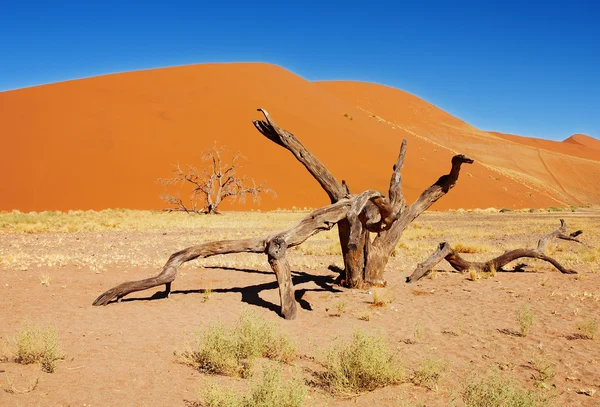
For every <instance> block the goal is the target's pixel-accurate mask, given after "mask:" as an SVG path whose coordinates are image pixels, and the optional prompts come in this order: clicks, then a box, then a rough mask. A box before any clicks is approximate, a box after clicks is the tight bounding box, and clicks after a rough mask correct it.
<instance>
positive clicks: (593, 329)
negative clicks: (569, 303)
mask: <svg viewBox="0 0 600 407" xmlns="http://www.w3.org/2000/svg"><path fill="white" fill-rule="evenodd" d="M577 330H578V331H579V336H581V337H582V338H583V339H594V338H595V337H596V333H597V332H598V321H597V320H596V318H593V317H589V318H586V319H585V320H583V321H580V322H579V323H578V324H577Z"/></svg>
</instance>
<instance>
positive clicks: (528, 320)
mask: <svg viewBox="0 0 600 407" xmlns="http://www.w3.org/2000/svg"><path fill="white" fill-rule="evenodd" d="M517 323H518V324H519V333H520V334H521V336H523V337H525V336H527V335H528V334H529V331H530V330H531V328H532V327H533V326H534V325H535V315H534V314H533V312H532V311H531V309H530V308H529V305H524V306H522V307H521V308H520V309H519V310H518V311H517Z"/></svg>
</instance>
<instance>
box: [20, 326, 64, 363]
mask: <svg viewBox="0 0 600 407" xmlns="http://www.w3.org/2000/svg"><path fill="white" fill-rule="evenodd" d="M15 345H16V347H17V350H16V354H15V361H16V362H17V363H21V364H23V365H28V364H31V363H39V364H40V365H41V366H42V370H44V371H45V372H48V373H53V372H54V370H55V368H56V361H57V360H60V359H64V355H63V354H62V352H61V351H60V349H59V346H58V333H57V331H56V329H55V328H53V327H50V326H46V327H44V326H41V325H38V324H25V325H23V326H22V327H21V329H20V330H19V331H18V332H17V335H16V337H15Z"/></svg>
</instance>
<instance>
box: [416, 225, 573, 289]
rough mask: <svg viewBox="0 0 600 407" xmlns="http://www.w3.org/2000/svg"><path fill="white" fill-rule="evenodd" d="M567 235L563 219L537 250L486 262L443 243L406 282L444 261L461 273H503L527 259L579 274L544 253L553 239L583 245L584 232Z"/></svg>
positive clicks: (425, 273) (503, 255) (507, 255)
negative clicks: (521, 259) (507, 266)
mask: <svg viewBox="0 0 600 407" xmlns="http://www.w3.org/2000/svg"><path fill="white" fill-rule="evenodd" d="M566 233H567V224H566V223H565V221H564V220H563V219H561V220H560V227H559V228H558V229H556V230H555V231H553V232H551V233H548V234H547V235H545V236H543V237H542V238H541V239H540V240H539V241H538V246H537V248H536V249H515V250H510V251H507V252H504V253H503V254H501V255H500V256H498V257H495V258H493V259H491V260H488V261H486V262H471V261H467V260H465V259H463V258H462V257H460V256H459V254H458V253H456V252H455V251H454V249H452V247H450V245H449V244H448V243H447V242H442V243H440V244H439V246H438V248H437V249H436V251H435V252H433V254H432V255H431V256H430V257H429V258H428V259H427V260H425V261H424V262H423V263H421V264H419V265H418V266H417V268H416V269H415V271H414V272H413V273H412V274H411V275H410V276H409V277H407V278H406V282H407V283H410V282H412V281H417V280H419V279H421V278H422V277H424V276H425V275H427V273H429V272H430V271H431V269H432V268H433V267H435V266H436V265H437V264H438V263H439V262H440V261H442V260H446V261H447V262H448V263H449V264H450V265H451V266H452V268H454V269H455V270H456V271H459V272H465V271H467V270H475V271H476V272H485V273H489V272H491V271H502V267H504V266H505V265H507V264H508V263H510V262H511V261H514V260H517V259H520V258H524V257H525V258H532V259H540V260H544V261H547V262H548V263H550V264H552V265H553V266H554V267H556V268H557V269H558V270H559V271H560V272H561V273H564V274H577V272H576V271H575V270H571V269H567V268H566V267H564V266H562V265H561V264H560V263H559V262H558V261H556V260H555V259H553V258H552V257H550V256H547V255H546V254H544V252H545V251H546V246H547V245H548V243H549V242H550V241H551V240H552V239H563V240H570V241H573V242H577V243H581V242H580V241H579V240H577V239H576V237H577V236H579V235H580V234H582V233H583V231H581V230H578V231H576V232H573V233H571V234H569V235H567V234H566Z"/></svg>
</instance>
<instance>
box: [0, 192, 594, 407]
mask: <svg viewBox="0 0 600 407" xmlns="http://www.w3.org/2000/svg"><path fill="white" fill-rule="evenodd" d="M453 194H454V193H453ZM453 194H451V195H453ZM303 215H304V213H294V212H265V213H260V212H239V213H236V212H228V213H226V214H224V215H222V216H188V215H185V214H167V213H160V212H144V211H130V210H106V211H101V212H93V211H87V212H83V211H71V212H69V213H48V212H46V213H39V214H23V213H19V212H12V213H3V214H0V310H1V313H0V342H1V343H2V346H0V350H1V351H2V359H1V360H2V361H1V362H0V405H1V406H15V407H16V406H190V405H200V404H194V403H201V402H202V400H203V397H204V392H205V390H206V389H207V388H208V387H210V386H211V385H214V384H217V385H220V386H222V388H225V389H227V391H232V392H244V391H246V390H247V388H248V387H250V386H251V385H253V384H254V383H255V382H256V381H257V380H258V379H259V378H260V372H255V374H254V375H253V376H252V377H250V378H232V377H227V376H218V375H209V374H205V373H201V372H199V371H197V370H195V369H194V368H192V367H190V366H187V365H184V364H181V363H179V362H178V358H177V357H176V356H175V355H174V352H175V351H177V350H180V349H182V347H183V346H184V343H185V338H186V335H189V334H190V333H192V332H195V331H203V330H204V331H205V330H207V329H208V328H209V327H210V326H211V324H214V323H216V322H220V323H222V324H223V325H224V326H226V327H228V326H232V325H233V324H234V323H235V322H236V321H237V320H238V319H239V318H240V315H242V314H243V313H244V312H251V313H253V314H255V315H256V316H257V317H258V318H262V319H264V320H265V321H267V322H268V324H271V325H273V326H275V327H279V328H280V329H281V331H282V332H284V333H285V334H287V335H288V336H289V337H290V338H291V339H292V340H293V341H295V342H296V343H297V349H296V357H295V359H294V360H293V361H292V362H290V364H286V365H284V372H286V374H288V373H289V374H292V373H293V372H300V373H299V374H300V375H301V376H302V377H303V380H305V381H306V382H307V383H308V384H307V388H308V393H307V398H306V400H305V405H307V406H350V405H352V406H355V405H364V406H371V405H379V406H422V405H426V406H447V405H453V406H461V405H464V402H463V398H462V394H463V391H464V388H465V386H466V385H467V384H468V383H469V381H470V380H473V377H480V378H481V377H485V376H486V375H488V374H498V375H501V376H502V377H506V378H512V379H514V380H515V383H516V386H521V387H523V388H525V389H528V390H532V391H535V392H539V393H541V394H542V395H544V396H545V397H546V396H547V397H549V398H550V402H549V403H551V404H548V405H555V406H567V405H568V406H589V407H591V406H598V405H599V404H600V391H599V390H600V353H599V352H598V349H600V348H599V345H598V335H596V337H595V338H594V339H584V338H583V336H582V335H581V333H582V332H581V327H582V326H583V325H582V324H584V323H586V322H589V321H592V320H594V319H595V320H596V321H598V319H599V312H598V311H599V305H600V302H599V300H600V250H599V249H598V248H599V247H600V211H598V210H595V209H593V208H580V209H577V210H575V211H574V212H571V211H568V212H566V211H565V212H547V211H537V212H533V213H530V212H526V211H520V212H505V213H498V211H492V210H489V211H446V212H437V211H430V212H426V213H425V214H423V215H422V216H421V217H420V218H419V219H417V221H415V222H414V223H413V224H412V225H411V226H410V227H409V228H408V229H407V230H406V231H405V233H404V235H403V237H402V238H401V240H400V243H399V245H398V247H397V249H396V252H395V256H394V257H393V258H392V259H391V261H390V263H389V264H388V266H387V272H386V278H387V282H388V284H387V287H386V288H384V289H380V290H381V291H378V294H379V295H382V296H384V297H385V298H386V299H387V300H388V302H387V304H386V305H385V306H381V307H375V306H374V305H373V292H372V290H371V291H369V290H349V289H343V288H340V287H339V286H337V285H336V284H335V282H334V280H335V278H336V277H337V273H336V272H335V271H332V270H335V267H331V268H330V266H338V267H339V266H341V256H340V254H339V247H338V246H337V244H336V243H337V240H336V232H335V230H332V231H329V232H325V233H321V234H319V235H316V236H314V237H313V238H311V239H309V241H307V242H306V243H305V244H303V245H302V246H299V247H298V248H297V249H295V250H293V254H292V256H291V258H290V262H291V264H292V270H293V279H294V283H295V287H296V298H297V300H298V301H299V304H300V306H301V307H300V309H299V312H298V317H297V319H295V320H293V321H286V320H284V319H282V318H281V317H280V316H279V314H278V310H279V297H278V292H277V285H276V282H275V278H274V275H273V274H272V272H271V271H270V268H269V266H268V264H267V262H266V259H265V258H264V256H259V255H249V254H239V255H238V254H236V255H229V256H218V257H214V258H208V259H203V260H198V261H193V262H191V263H190V264H188V265H186V266H184V267H182V268H181V270H180V272H179V274H178V277H177V280H176V281H175V282H174V283H173V292H172V295H171V296H170V298H162V296H161V295H160V292H157V291H160V290H148V291H146V292H139V293H135V294H131V295H130V296H127V297H126V298H125V299H124V300H123V301H122V302H121V303H111V304H109V305H107V306H105V307H93V306H92V305H91V304H92V301H93V300H94V299H95V298H96V297H97V296H98V295H99V294H100V293H102V292H103V291H105V290H106V289H108V288H110V287H112V286H114V285H116V284H119V283H121V282H123V281H126V280H135V279H141V278H145V277H148V276H151V275H153V274H156V273H157V272H158V270H159V269H160V267H161V265H162V264H163V263H164V262H165V261H166V259H167V258H168V256H169V255H170V253H172V252H174V251H177V250H179V249H182V248H184V247H187V246H190V245H192V244H196V243H199V242H204V241H210V240H217V239H224V238H229V239H234V238H239V237H244V236H256V235H259V234H263V233H265V232H268V231H272V230H278V229H283V228H285V227H286V226H287V225H288V224H290V223H291V222H293V221H294V220H297V219H299V218H300V217H301V216H303ZM559 218H564V219H565V220H566V221H567V224H568V226H569V230H576V229H582V230H583V231H584V233H583V235H582V236H581V237H582V241H583V242H584V244H577V243H573V242H562V241H559V242H554V243H553V244H552V247H551V248H550V249H549V254H550V255H552V256H553V257H555V258H556V259H558V260H559V261H560V262H562V263H563V264H565V265H566V266H568V267H570V268H573V269H575V270H577V271H578V272H579V274H577V275H563V274H561V273H559V272H558V271H556V270H555V269H552V268H551V266H550V265H548V264H546V263H543V262H540V261H536V260H528V261H526V262H525V263H527V265H528V266H527V267H525V272H510V270H512V267H510V266H509V267H507V270H506V271H507V272H498V273H497V274H496V275H495V276H488V277H489V278H481V279H477V280H476V281H472V280H470V279H469V276H468V275H465V274H456V273H451V272H449V271H450V269H449V267H448V265H447V264H440V265H439V266H438V267H436V271H435V272H434V273H433V274H432V276H431V277H430V278H424V279H422V280H420V281H418V282H416V283H412V284H406V283H405V282H404V280H405V278H406V276H407V275H409V274H410V273H411V272H412V270H413V269H414V268H415V266H416V264H418V263H419V262H421V261H423V260H424V259H425V258H427V256H428V255H429V254H430V253H431V252H432V251H433V249H434V248H435V247H436V245H437V244H438V243H439V242H440V241H443V240H446V241H448V242H450V243H451V244H452V245H458V244H461V245H462V246H463V247H464V248H466V249H465V251H472V252H475V253H472V254H464V256H466V257H469V258H471V259H486V258H490V257H492V256H495V255H498V254H501V253H502V252H503V250H505V249H512V248H517V247H534V246H535V244H536V242H537V239H538V238H539V237H541V236H542V235H544V234H546V233H548V232H550V231H552V230H553V229H555V228H556V227H557V226H558V224H559ZM513 266H514V265H513ZM525 306H527V307H529V309H530V311H531V313H532V314H533V315H534V317H535V324H534V325H533V326H532V327H531V330H530V332H529V334H528V335H527V336H520V335H519V324H518V322H517V313H518V311H519V310H522V309H523V308H524V307H525ZM25 323H38V324H42V325H50V326H53V327H55V328H56V330H57V332H58V339H59V346H60V348H61V351H62V352H63V354H64V359H63V360H60V361H58V362H57V365H56V369H55V372H54V373H45V372H43V371H42V369H41V367H40V366H39V365H38V364H32V365H21V364H18V363H15V361H14V352H15V343H14V338H15V336H16V335H17V333H18V332H19V330H20V329H22V327H23V324H25ZM356 330H361V331H363V332H365V333H367V334H370V335H381V336H382V337H383V338H384V340H385V341H387V343H388V345H389V347H390V349H391V350H393V351H394V352H395V353H396V354H397V358H398V359H397V360H398V363H401V364H402V365H403V366H404V369H405V371H406V376H407V377H408V378H410V376H411V375H412V374H413V372H414V371H416V370H418V369H419V368H420V366H421V365H422V363H423V361H425V360H432V361H436V363H438V366H440V370H439V375H436V378H435V383H434V385H431V386H429V387H430V388H427V387H424V386H419V385H415V384H413V383H411V382H410V380H409V379H407V381H406V382H405V383H400V384H396V385H390V386H387V387H384V388H380V389H377V390H375V391H372V392H367V393H364V394H360V395H357V396H352V397H339V396H334V395H331V394H330V393H329V392H327V391H326V390H324V389H323V388H321V387H318V386H315V385H311V384H310V382H311V378H312V377H314V376H313V374H314V373H315V372H318V371H319V370H320V369H322V365H321V364H320V363H319V361H320V360H322V357H323V354H324V352H325V351H326V350H327V349H328V348H329V347H330V346H331V344H332V343H340V341H344V340H347V339H348V338H350V337H351V336H352V334H353V332H355V331H356ZM336 338H337V339H336ZM264 363H266V362H264ZM259 365H260V363H259ZM259 365H257V366H256V369H258V366H259ZM542 371H543V373H544V374H543V375H542ZM494 372H496V373H494ZM36 382H37V384H36Z"/></svg>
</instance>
